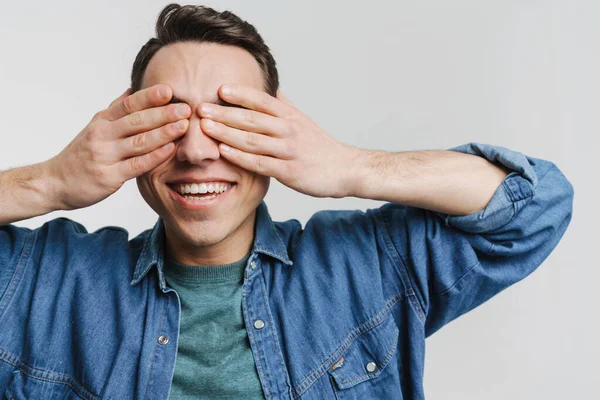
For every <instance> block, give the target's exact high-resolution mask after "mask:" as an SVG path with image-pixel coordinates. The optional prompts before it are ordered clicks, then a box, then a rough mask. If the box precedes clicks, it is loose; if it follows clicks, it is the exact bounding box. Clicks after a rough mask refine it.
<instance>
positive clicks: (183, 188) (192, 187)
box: [174, 182, 232, 198]
mask: <svg viewBox="0 0 600 400" xmlns="http://www.w3.org/2000/svg"><path fill="white" fill-rule="evenodd" d="M231 186H232V184H225V183H214V182H210V183H208V184H207V183H200V184H197V183H190V184H179V185H176V186H175V187H174V188H175V190H176V191H177V192H178V193H179V194H182V195H185V194H196V193H198V194H206V193H215V194H219V193H223V192H225V191H227V189H229V188H230V187H231ZM207 198H208V197H207Z"/></svg>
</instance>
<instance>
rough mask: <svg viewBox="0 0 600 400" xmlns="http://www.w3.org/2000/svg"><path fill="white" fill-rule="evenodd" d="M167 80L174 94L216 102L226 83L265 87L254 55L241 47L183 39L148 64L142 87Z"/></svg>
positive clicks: (193, 101) (160, 51) (161, 51)
mask: <svg viewBox="0 0 600 400" xmlns="http://www.w3.org/2000/svg"><path fill="white" fill-rule="evenodd" d="M159 83H166V84H168V85H170V86H171V88H172V89H173V94H174V95H175V96H176V97H178V98H180V99H182V100H184V101H187V102H188V103H190V105H192V104H195V103H201V102H203V101H212V100H214V99H216V98H217V94H216V93H217V89H218V88H219V86H221V85H222V84H224V83H237V84H241V85H244V86H250V87H254V88H256V89H259V90H264V79H263V76H262V71H261V69H260V67H259V65H258V63H257V62H256V60H255V59H254V57H253V56H252V55H251V54H250V53H249V52H248V51H246V50H244V49H242V48H240V47H237V46H227V45H221V44H215V43H194V42H180V43H173V44H169V45H167V46H164V47H162V48H161V49H160V50H158V51H157V52H156V54H155V55H154V57H152V59H151V60H150V62H149V63H148V66H147V68H146V72H145V74H144V79H143V81H142V88H146V87H149V86H153V85H156V84H159Z"/></svg>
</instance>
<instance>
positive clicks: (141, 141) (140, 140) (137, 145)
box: [133, 133, 146, 150]
mask: <svg viewBox="0 0 600 400" xmlns="http://www.w3.org/2000/svg"><path fill="white" fill-rule="evenodd" d="M145 146H146V134H145V133H140V134H138V135H135V136H134V137H133V148H134V149H135V150H142V149H143V148H144V147H145Z"/></svg>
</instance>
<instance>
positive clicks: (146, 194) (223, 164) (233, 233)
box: [137, 43, 270, 265]
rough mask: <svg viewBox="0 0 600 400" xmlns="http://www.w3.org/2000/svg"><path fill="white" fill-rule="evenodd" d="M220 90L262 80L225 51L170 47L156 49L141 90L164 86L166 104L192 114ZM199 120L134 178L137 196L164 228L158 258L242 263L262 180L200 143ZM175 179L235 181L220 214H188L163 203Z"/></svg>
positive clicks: (206, 139)
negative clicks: (162, 253) (175, 101)
mask: <svg viewBox="0 0 600 400" xmlns="http://www.w3.org/2000/svg"><path fill="white" fill-rule="evenodd" d="M226 82H234V83H238V84H241V85H244V86H248V87H251V88H254V89H256V90H258V91H261V90H263V82H264V81H263V78H262V72H261V69H260V67H259V65H258V64H257V62H256V61H255V60H254V58H253V57H252V55H251V54H250V53H248V52H247V51H245V50H243V49H241V48H238V47H233V46H224V45H217V44H210V43H175V44H171V45H168V46H165V47H163V48H161V49H160V50H159V51H158V52H157V53H156V54H155V55H154V57H153V58H152V60H151V61H150V63H149V65H148V67H147V70H146V73H145V75H144V79H143V84H142V88H147V87H151V86H154V85H157V84H167V85H169V86H170V87H171V88H172V90H173V96H175V97H177V98H179V99H181V100H183V101H185V102H186V103H187V104H188V105H189V106H190V107H191V108H192V109H196V108H197V107H198V106H199V105H200V104H201V103H203V102H216V100H217V90H218V89H219V87H220V86H221V85H222V84H223V83H226ZM200 120H201V117H200V115H198V114H196V113H194V114H193V115H191V116H190V118H189V126H188V129H187V131H186V132H185V135H184V136H183V137H182V138H180V139H178V140H176V141H175V145H176V148H175V151H174V152H173V154H172V155H171V156H170V157H169V158H167V159H166V160H165V161H164V162H163V163H162V164H160V165H159V166H157V167H156V168H154V169H152V170H151V171H149V172H147V173H145V174H143V175H141V176H139V177H138V178H137V184H138V188H139V191H140V193H141V195H142V197H143V198H144V199H145V201H146V202H147V203H148V204H149V205H150V207H151V208H152V209H153V210H154V211H155V212H156V213H157V214H158V215H160V216H161V217H162V218H163V220H164V223H165V233H166V251H167V254H169V255H171V256H172V257H173V258H175V259H176V260H177V261H179V262H181V263H183V264H187V265H218V264H226V263H232V262H235V261H238V260H240V259H241V258H243V257H244V256H245V255H246V254H247V253H248V252H249V251H250V249H251V247H252V241H253V236H254V232H253V231H254V219H255V214H256V207H257V206H258V205H259V204H260V202H261V201H262V199H263V198H264V196H265V195H266V193H267V190H268V188H269V183H270V177H268V176H263V175H259V174H257V173H255V172H251V171H249V170H246V169H244V168H241V167H239V166H237V165H235V164H233V163H231V162H229V161H228V160H227V159H225V158H223V157H222V156H221V154H220V152H219V148H218V144H219V141H218V140H215V139H214V138H212V137H210V136H208V135H206V133H205V132H204V131H203V130H202V128H201V124H200ZM183 173H192V174H194V176H195V177H200V178H203V177H208V176H219V177H225V178H229V179H231V180H234V181H236V188H235V191H234V192H232V193H229V194H228V195H234V196H231V198H229V199H228V203H227V207H220V206H217V207H211V208H209V209H206V210H193V211H192V210H188V209H185V208H182V207H180V206H178V205H177V204H176V203H175V202H174V201H173V199H172V198H171V196H170V195H169V190H170V189H169V188H168V187H167V186H166V184H167V182H169V181H172V180H173V179H175V178H178V177H179V176H180V175H181V174H183Z"/></svg>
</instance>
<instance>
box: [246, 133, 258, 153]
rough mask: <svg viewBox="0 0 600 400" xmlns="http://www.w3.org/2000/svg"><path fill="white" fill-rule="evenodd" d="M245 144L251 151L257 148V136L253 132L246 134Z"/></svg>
mask: <svg viewBox="0 0 600 400" xmlns="http://www.w3.org/2000/svg"><path fill="white" fill-rule="evenodd" d="M246 144H247V145H248V146H250V147H251V148H253V149H254V148H256V147H258V135H257V134H256V133H254V132H246Z"/></svg>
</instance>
